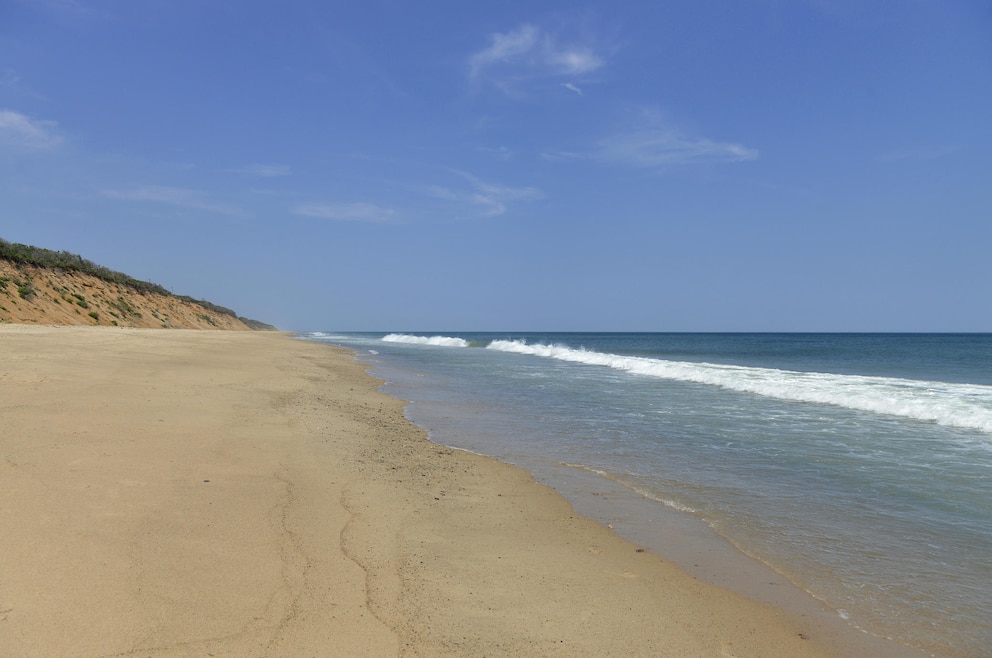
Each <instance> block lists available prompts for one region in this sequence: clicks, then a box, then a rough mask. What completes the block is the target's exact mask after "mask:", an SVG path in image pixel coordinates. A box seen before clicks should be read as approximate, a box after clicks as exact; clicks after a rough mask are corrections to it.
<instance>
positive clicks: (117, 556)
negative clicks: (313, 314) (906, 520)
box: [0, 325, 837, 657]
mask: <svg viewBox="0 0 992 658" xmlns="http://www.w3.org/2000/svg"><path fill="white" fill-rule="evenodd" d="M378 385H379V382H377V381H375V380H374V379H372V378H371V377H369V376H368V375H367V374H365V372H364V371H363V369H362V367H361V366H359V365H358V364H356V363H355V362H354V360H353V358H352V356H351V354H350V353H348V352H346V351H344V350H340V349H336V348H330V347H327V346H325V345H318V344H312V343H305V342H302V341H296V340H292V339H291V338H289V337H287V336H284V335H275V334H262V333H234V332H197V331H184V330H140V329H123V328H121V329H117V328H101V327H93V328H85V327H73V328H68V327H29V326H13V325H3V326H0V423H2V429H0V655H3V656H56V655H58V656H179V655H181V656H186V655H197V656H208V655H211V656H348V655H375V656H378V655H383V656H391V655H403V656H445V655H450V656H482V655H487V656H494V655H510V656H517V655H520V656H540V655H548V656H608V655H615V656H789V657H794V656H821V655H837V653H836V647H833V646H831V645H830V642H829V638H824V637H818V636H817V634H816V632H815V630H811V629H810V628H809V626H808V624H807V621H806V620H804V619H802V618H795V617H792V616H790V615H789V614H788V613H786V612H783V611H780V610H776V609H774V608H772V607H770V606H767V605H764V604H761V603H757V602H754V601H751V600H749V599H746V598H744V597H742V596H740V595H738V594H734V593H731V592H729V591H726V590H723V589H720V588H718V587H715V586H712V585H708V584H705V583H703V582H701V581H698V580H696V579H694V578H692V577H691V576H689V575H687V574H685V573H684V572H682V571H680V570H678V569H677V568H676V567H674V566H673V565H672V564H671V563H669V562H667V561H665V560H664V559H662V558H660V557H659V556H656V555H653V554H651V553H649V552H639V551H638V547H637V546H635V545H633V544H630V543H628V542H627V541H624V540H623V539H620V538H618V537H616V536H615V535H613V534H612V533H611V532H610V531H609V530H608V529H607V528H606V527H604V526H602V525H600V524H597V523H594V522H592V521H589V520H587V519H584V518H582V517H580V516H578V515H576V514H575V512H574V511H573V510H572V508H571V506H570V505H569V504H568V503H567V502H566V501H565V500H564V499H563V498H561V497H560V496H559V495H558V494H556V493H555V492H553V491H552V490H550V489H548V488H546V487H544V486H542V485H540V484H538V483H536V482H535V481H534V480H533V479H532V477H531V476H530V475H529V474H528V473H526V472H524V471H522V470H520V469H517V468H514V467H512V466H507V465H504V464H500V463H498V462H496V461H493V460H490V459H487V458H484V457H478V456H475V455H471V454H467V453H463V452H458V451H452V450H449V449H446V448H443V447H440V446H438V445H435V444H433V443H430V442H428V441H427V440H426V439H425V435H424V433H423V432H422V431H421V430H420V429H418V428H416V427H415V426H413V425H411V424H410V423H408V422H407V421H406V420H405V419H404V416H403V403H402V402H401V401H399V400H396V399H393V398H391V397H389V396H387V395H385V394H382V393H380V392H378V391H377V387H378Z"/></svg>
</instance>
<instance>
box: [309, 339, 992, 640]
mask: <svg viewBox="0 0 992 658" xmlns="http://www.w3.org/2000/svg"><path fill="white" fill-rule="evenodd" d="M307 338H310V339H313V340H321V341H327V342H333V343H335V344H340V345H344V346H347V347H351V348H352V349H355V350H356V351H357V352H358V353H359V355H360V359H361V360H362V361H364V362H367V363H369V364H370V365H372V366H373V367H374V369H375V374H377V375H378V376H380V377H383V378H385V379H386V380H387V381H388V384H387V391H388V392H389V393H391V394H393V395H395V396H397V397H400V398H403V399H407V400H410V401H411V404H410V407H409V409H408V414H409V415H410V417H411V420H413V421H414V422H416V423H417V424H419V425H421V426H423V427H424V428H426V429H427V430H428V431H429V432H430V433H431V438H432V439H433V440H435V441H437V442H439V443H444V444H447V445H452V446H454V447H459V448H463V449H467V450H472V451H474V452H479V453H483V454H488V455H492V456H495V457H497V458H499V459H502V460H505V461H509V462H512V463H517V464H519V465H522V466H524V467H525V468H528V469H529V470H531V471H532V472H535V473H536V474H537V475H539V476H540V477H542V478H544V479H545V480H546V481H549V483H551V484H553V485H554V486H556V488H559V489H568V488H569V487H571V488H572V489H573V493H579V494H581V493H582V492H585V493H586V494H587V498H589V494H594V493H596V492H591V491H590V489H591V488H599V489H603V490H604V491H605V490H608V491H610V492H612V493H611V494H610V495H608V496H602V495H601V496H600V497H601V498H603V500H601V501H594V504H590V508H596V509H599V510H601V511H599V512H594V513H593V514H594V515H596V514H599V515H601V518H614V519H623V520H624V521H623V523H625V524H626V525H627V526H637V525H640V526H643V527H642V528H641V529H640V531H638V529H637V528H636V527H632V528H629V529H631V531H632V532H635V533H637V532H641V534H642V536H645V537H648V536H651V526H652V524H654V523H657V521H656V520H655V519H654V517H656V516H658V514H651V513H643V512H638V513H633V512H631V510H633V509H634V507H637V508H638V509H643V508H642V507H641V506H640V503H644V502H647V503H648V504H649V509H650V506H654V507H655V508H656V509H658V510H659V514H660V513H661V510H665V511H671V510H677V511H680V512H684V513H687V514H689V515H691V516H692V517H693V518H694V519H698V520H699V521H700V522H702V523H704V524H705V525H706V526H708V527H709V528H712V529H713V530H715V531H716V533H718V535H719V536H720V537H723V538H725V540H727V541H729V542H731V543H732V544H733V546H735V547H736V548H737V549H739V550H740V551H743V552H745V553H747V554H748V555H751V556H754V557H755V558H757V559H759V560H760V561H761V562H763V563H766V564H768V565H770V566H771V567H773V568H774V569H775V570H776V571H777V572H779V573H781V574H783V575H784V576H785V577H787V578H788V579H789V580H790V581H792V582H793V583H795V584H796V585H798V586H799V587H801V588H802V589H804V590H806V591H807V592H810V593H812V594H813V595H814V596H815V597H817V598H818V599H820V600H822V601H823V602H825V603H826V604H827V605H828V606H829V607H830V608H831V609H833V610H835V611H836V614H837V615H839V616H841V617H843V618H846V619H848V620H849V621H850V623H852V624H854V625H855V626H857V627H860V628H863V629H868V630H870V631H871V632H872V633H875V634H878V635H881V636H887V637H893V638H896V639H898V640H900V641H903V642H906V643H910V644H912V645H914V646H917V647H920V648H923V649H925V650H927V651H930V652H933V653H936V654H938V655H948V656H953V655H961V656H975V655H988V647H989V646H992V622H990V620H992V587H990V586H989V585H992V477H990V475H992V336H989V335H862V334H856V335H833V334H829V335H828V334H780V335H772V334H729V335H721V334H513V335H504V334H500V335H495V334H457V333H422V334H394V335H389V336H387V335H384V334H320V333H315V334H310V335H308V336H307ZM569 473H571V475H568V474H569ZM589 476H591V477H593V478H594V479H593V480H592V483H593V484H590V483H589V482H590V481H589V480H588V477H589ZM569 482H571V484H569ZM580 482H581V484H577V483H580ZM597 482H598V483H603V484H602V486H599V485H597V484H595V483H597ZM606 483H609V486H607V485H606ZM563 493H566V495H567V494H568V492H567V491H563ZM599 493H601V494H602V492H599ZM607 499H608V500H607ZM635 501H636V503H637V504H635ZM604 510H605V511H604ZM580 511H583V510H581V509H580ZM655 536H657V533H655ZM664 550H665V549H662V552H664ZM668 550H669V551H671V550H672V549H671V548H670V549H668Z"/></svg>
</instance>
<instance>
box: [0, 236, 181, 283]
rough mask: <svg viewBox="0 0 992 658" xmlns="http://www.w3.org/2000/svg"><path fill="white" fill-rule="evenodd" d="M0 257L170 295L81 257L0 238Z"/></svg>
mask: <svg viewBox="0 0 992 658" xmlns="http://www.w3.org/2000/svg"><path fill="white" fill-rule="evenodd" d="M0 258H5V259H7V260H10V261H13V262H15V263H26V264H28V265H35V266H37V267H51V268H56V269H62V270H71V271H74V272H82V273H83V274H89V275H90V276H94V277H96V278H98V279H100V280H102V281H107V282H109V283H119V284H121V285H123V286H127V287H129V288H132V289H134V290H137V291H139V292H154V293H158V294H160V295H169V296H171V295H172V293H171V292H169V291H168V290H166V289H165V288H163V287H162V286H160V285H158V284H157V283H149V282H148V281H139V280H138V279H135V278H133V277H129V276H128V275H126V274H122V273H121V272H115V271H114V270H112V269H110V268H108V267H103V266H102V265H97V264H96V263H94V262H93V261H89V260H86V259H85V258H83V257H82V256H80V255H78V254H73V253H70V252H68V251H52V250H51V249H43V248H41V247H33V246H31V245H27V244H18V243H16V242H7V241H6V240H4V239H2V238H0Z"/></svg>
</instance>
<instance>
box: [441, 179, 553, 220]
mask: <svg viewBox="0 0 992 658" xmlns="http://www.w3.org/2000/svg"><path fill="white" fill-rule="evenodd" d="M454 173H455V174H457V175H458V176H459V177H461V178H463V179H464V180H465V181H466V182H467V183H468V187H458V188H453V187H451V186H442V185H431V186H428V187H427V188H426V189H425V190H424V191H425V192H426V193H427V195H428V196H431V197H434V198H435V199H443V200H445V201H452V202H455V203H458V204H461V205H464V206H466V207H468V208H470V209H471V212H472V213H473V214H477V215H481V216H483V217H496V216H498V215H502V214H504V213H505V212H506V211H507V210H508V206H507V204H509V203H511V202H513V201H523V200H529V199H539V198H541V196H542V194H541V192H540V190H538V189H536V188H533V187H509V186H506V185H499V184H496V183H488V182H486V181H483V180H481V179H479V178H477V177H475V176H473V175H472V174H469V173H466V172H464V171H455V172H454Z"/></svg>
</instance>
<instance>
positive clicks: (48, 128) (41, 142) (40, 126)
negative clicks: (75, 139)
mask: <svg viewBox="0 0 992 658" xmlns="http://www.w3.org/2000/svg"><path fill="white" fill-rule="evenodd" d="M62 141H63V140H62V136H61V135H60V134H59V133H58V124H57V123H55V122H54V121H43V120H39V119H32V118H31V117H29V116H27V115H25V114H21V113H20V112H15V111H13V110H0V145H4V144H6V145H7V146H10V147H14V148H22V149H29V150H44V149H51V148H54V147H56V146H58V145H59V144H61V143H62Z"/></svg>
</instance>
